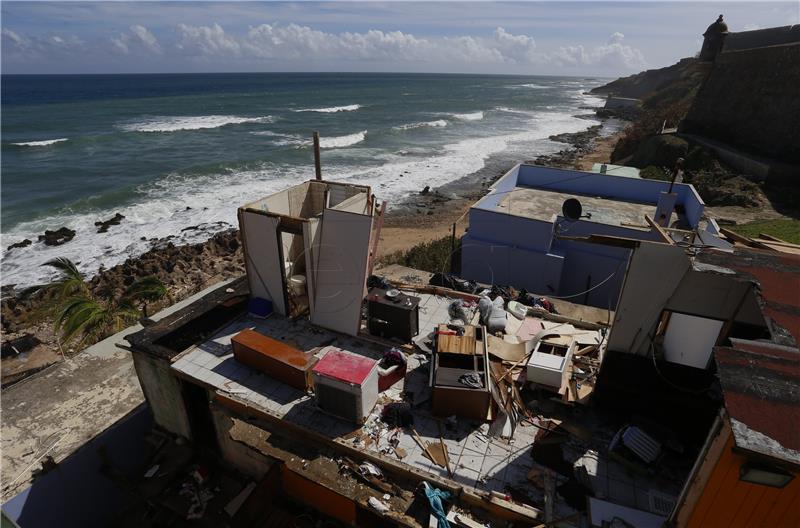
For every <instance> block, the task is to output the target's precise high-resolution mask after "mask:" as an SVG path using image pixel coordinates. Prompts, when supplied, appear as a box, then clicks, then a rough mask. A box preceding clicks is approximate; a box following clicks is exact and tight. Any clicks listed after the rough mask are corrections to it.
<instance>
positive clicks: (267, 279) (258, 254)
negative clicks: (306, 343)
mask: <svg viewBox="0 0 800 528" xmlns="http://www.w3.org/2000/svg"><path fill="white" fill-rule="evenodd" d="M278 222H279V219H278V218H276V217H272V216H267V215H263V214H259V213H252V212H247V211H240V212H239V223H240V225H239V229H240V230H241V232H242V238H243V240H244V244H245V248H246V257H245V266H246V268H247V280H248V283H249V285H250V294H251V295H252V296H254V297H261V298H262V299H269V300H270V301H272V306H273V309H274V310H275V312H276V313H278V314H280V315H286V307H285V305H284V302H283V278H282V276H281V268H280V266H281V265H282V263H281V257H280V248H279V247H278V235H277V227H278Z"/></svg>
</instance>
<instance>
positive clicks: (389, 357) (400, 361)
mask: <svg viewBox="0 0 800 528" xmlns="http://www.w3.org/2000/svg"><path fill="white" fill-rule="evenodd" d="M405 364H406V358H405V356H404V355H403V353H402V352H400V351H399V350H398V349H396V348H392V349H391V350H389V351H388V352H386V353H385V354H384V355H383V359H381V366H382V367H383V368H389V367H391V366H392V365H398V366H401V367H402V366H403V365H405Z"/></svg>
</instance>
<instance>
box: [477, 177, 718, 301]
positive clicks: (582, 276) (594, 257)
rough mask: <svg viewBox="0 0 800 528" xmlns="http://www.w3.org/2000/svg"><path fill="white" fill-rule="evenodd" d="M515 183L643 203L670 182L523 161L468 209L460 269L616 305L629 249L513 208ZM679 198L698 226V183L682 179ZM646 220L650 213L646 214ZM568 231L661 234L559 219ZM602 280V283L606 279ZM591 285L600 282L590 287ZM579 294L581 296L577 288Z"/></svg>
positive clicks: (492, 281) (481, 276) (483, 278)
mask: <svg viewBox="0 0 800 528" xmlns="http://www.w3.org/2000/svg"><path fill="white" fill-rule="evenodd" d="M516 187H529V188H534V189H536V188H538V189H546V190H549V191H555V192H562V193H575V194H578V195H581V194H583V195H591V196H602V197H605V198H612V199H618V200H625V201H630V202H638V203H652V204H653V214H655V210H656V204H657V202H658V197H659V194H660V193H661V192H662V191H667V190H668V189H669V183H668V182H661V181H655V180H637V179H633V178H625V177H622V176H613V175H609V174H596V173H587V172H581V171H573V170H564V169H555V168H551V167H538V166H533V165H517V166H515V167H514V168H512V169H511V170H510V171H509V172H507V173H506V174H505V175H504V176H503V177H502V178H501V179H500V180H498V181H497V182H496V183H495V185H494V186H493V187H492V189H491V191H490V193H489V194H488V195H487V196H485V197H484V198H482V199H481V200H480V201H479V202H478V203H476V204H475V205H474V206H473V207H472V209H471V210H470V213H469V230H468V232H467V234H466V235H464V237H463V239H462V252H461V275H462V276H463V277H464V278H466V279H471V280H476V281H478V282H483V283H487V284H499V285H511V286H514V287H516V288H520V289H521V288H524V289H526V290H528V291H531V292H534V293H538V294H541V295H545V296H547V295H549V296H554V297H565V296H566V297H569V299H568V300H570V301H572V302H577V303H580V304H589V305H593V306H598V307H601V308H609V307H610V308H612V309H613V308H615V307H616V304H617V301H618V299H619V293H620V290H621V288H622V282H623V280H624V276H625V271H626V268H627V262H628V259H629V257H630V250H628V249H625V248H617V247H610V246H603V245H598V244H588V243H586V242H576V241H568V240H559V239H554V237H553V227H554V224H553V222H546V221H542V220H535V219H532V218H525V217H521V216H514V215H510V214H507V213H506V212H505V211H502V210H498V206H499V204H500V202H501V201H502V200H503V199H504V198H505V197H506V195H507V193H508V192H509V191H512V190H513V189H514V188H516ZM673 192H674V193H676V194H677V195H678V199H677V203H678V204H680V205H681V206H683V209H684V215H685V217H686V219H687V221H688V222H689V223H690V224H691V225H692V226H697V223H698V222H699V220H700V218H701V216H702V214H703V209H704V204H703V201H702V200H701V199H700V196H699V195H698V194H697V192H696V191H695V190H694V188H693V187H692V186H691V185H685V184H676V185H675V186H674V188H673ZM642 220H644V219H642ZM556 224H558V225H559V226H560V227H559V232H560V233H561V234H562V235H566V236H576V237H585V236H589V235H592V234H595V235H609V236H617V237H624V238H634V239H639V240H657V239H658V235H656V234H654V233H652V232H650V231H643V230H641V229H635V228H626V227H622V226H612V225H607V224H601V223H595V222H590V221H586V220H579V221H577V222H567V221H565V220H564V219H563V218H562V217H558V218H557V219H556ZM606 279H608V280H607V282H605V283H603V284H602V286H597V285H598V284H599V283H601V282H602V281H604V280H606ZM587 285H588V288H593V289H592V290H591V291H590V292H588V293H586V294H584V293H583V292H585V291H586V290H587ZM575 294H579V295H575Z"/></svg>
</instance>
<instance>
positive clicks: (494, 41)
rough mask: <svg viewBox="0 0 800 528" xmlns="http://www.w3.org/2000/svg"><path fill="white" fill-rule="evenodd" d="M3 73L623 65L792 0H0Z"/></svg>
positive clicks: (689, 51) (797, 2)
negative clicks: (721, 19)
mask: <svg viewBox="0 0 800 528" xmlns="http://www.w3.org/2000/svg"><path fill="white" fill-rule="evenodd" d="M0 9H2V71H3V72H4V73H129V72H130V73H145V72H159V73H160V72H224V71H401V72H409V71H411V72H464V73H512V74H543V75H548V74H552V75H603V76H609V77H610V76H617V75H624V74H630V73H635V72H637V71H641V70H643V69H646V68H656V67H661V66H666V65H668V64H672V63H674V62H675V61H677V60H678V59H680V58H682V57H686V56H691V55H693V54H694V53H695V52H696V51H697V50H699V48H700V44H701V38H702V37H701V36H700V35H701V34H702V33H703V31H704V30H705V28H706V26H708V24H710V23H711V22H713V21H714V19H715V18H716V16H717V15H718V14H719V13H724V14H725V19H726V21H727V22H728V24H729V26H730V29H731V30H732V31H743V30H748V29H758V28H763V27H771V26H783V25H789V24H797V23H798V22H800V21H799V20H798V16H800V0H794V1H790V2H647V1H640V2H600V1H586V2H502V3H488V2H441V3H432V2H427V3H413V2H388V3H376V2H299V3H298V2H9V1H3V2H2V7H1V8H0Z"/></svg>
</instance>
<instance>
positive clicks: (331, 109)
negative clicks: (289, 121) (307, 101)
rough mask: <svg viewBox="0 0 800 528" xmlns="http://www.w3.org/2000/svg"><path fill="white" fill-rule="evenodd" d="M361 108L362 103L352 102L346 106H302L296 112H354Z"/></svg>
mask: <svg viewBox="0 0 800 528" xmlns="http://www.w3.org/2000/svg"><path fill="white" fill-rule="evenodd" d="M359 108H361V105H358V104H351V105H344V106H329V107H326V108H300V109H297V110H295V112H321V113H323V114H333V113H336V112H353V111H355V110H358V109H359Z"/></svg>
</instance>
